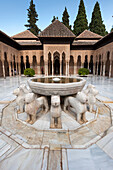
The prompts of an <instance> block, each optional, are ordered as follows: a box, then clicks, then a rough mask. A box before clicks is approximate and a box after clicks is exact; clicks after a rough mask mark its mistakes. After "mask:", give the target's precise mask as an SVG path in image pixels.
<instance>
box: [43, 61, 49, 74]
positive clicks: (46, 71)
mask: <svg viewBox="0 0 113 170" xmlns="http://www.w3.org/2000/svg"><path fill="white" fill-rule="evenodd" d="M44 63H45V76H48V61H45V62H44Z"/></svg>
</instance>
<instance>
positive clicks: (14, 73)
mask: <svg viewBox="0 0 113 170" xmlns="http://www.w3.org/2000/svg"><path fill="white" fill-rule="evenodd" d="M12 67H13V76H14V75H15V73H14V71H15V70H14V60H13V62H12Z"/></svg>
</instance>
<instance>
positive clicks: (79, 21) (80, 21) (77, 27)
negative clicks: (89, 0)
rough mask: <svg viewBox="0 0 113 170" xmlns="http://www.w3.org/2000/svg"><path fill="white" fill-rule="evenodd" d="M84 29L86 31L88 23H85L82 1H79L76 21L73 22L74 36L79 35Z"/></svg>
mask: <svg viewBox="0 0 113 170" xmlns="http://www.w3.org/2000/svg"><path fill="white" fill-rule="evenodd" d="M85 29H88V21H87V16H86V10H85V6H84V1H83V0H80V5H79V10H78V14H77V17H76V20H75V21H74V26H73V32H74V33H75V35H79V34H81V33H82V32H83V31H84V30H85Z"/></svg>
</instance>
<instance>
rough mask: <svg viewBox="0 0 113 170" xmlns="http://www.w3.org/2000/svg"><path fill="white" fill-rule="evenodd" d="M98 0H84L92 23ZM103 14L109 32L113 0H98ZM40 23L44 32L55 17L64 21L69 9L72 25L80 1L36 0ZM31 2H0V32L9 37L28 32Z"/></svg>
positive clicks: (13, 0) (18, 0) (16, 0)
mask: <svg viewBox="0 0 113 170" xmlns="http://www.w3.org/2000/svg"><path fill="white" fill-rule="evenodd" d="M96 1H97V0H84V4H85V7H86V13H87V19H88V22H89V23H90V21H91V16H92V11H93V8H94V5H95V3H96ZM98 2H99V3H100V8H101V12H102V19H103V21H104V24H105V25H106V29H107V31H108V32H109V31H110V29H111V28H112V25H113V17H112V16H113V0H98ZM34 3H35V5H36V11H37V13H38V18H39V21H38V22H37V25H38V27H39V28H40V29H41V30H43V29H45V28H46V27H47V26H48V25H49V24H51V20H52V18H53V16H58V18H59V20H60V21H62V14H63V11H64V9H65V6H66V7H67V10H68V13H69V15H70V24H71V25H73V22H74V21H75V19H76V16H77V13H78V7H79V3H80V0H34ZM29 4H30V0H0V30H2V31H3V32H5V33H6V34H8V35H9V36H12V35H15V34H17V33H19V32H22V31H24V30H26V27H25V26H24V25H25V24H27V9H28V8H29Z"/></svg>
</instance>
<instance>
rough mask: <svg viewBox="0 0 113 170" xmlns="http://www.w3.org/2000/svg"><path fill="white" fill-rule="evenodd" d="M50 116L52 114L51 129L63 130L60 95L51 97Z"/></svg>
mask: <svg viewBox="0 0 113 170" xmlns="http://www.w3.org/2000/svg"><path fill="white" fill-rule="evenodd" d="M50 114H51V122H50V128H59V129H60V128H62V124H61V107H60V96H59V95H54V96H51V108H50Z"/></svg>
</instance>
